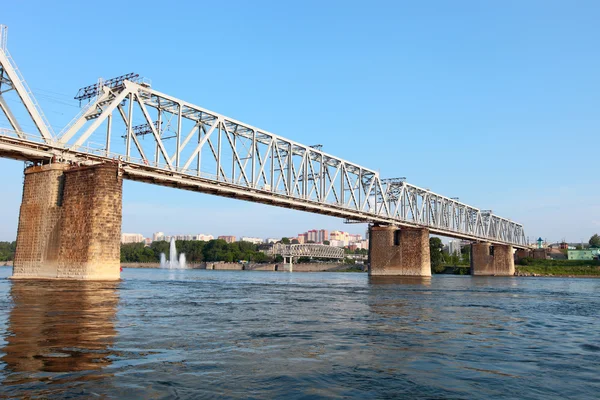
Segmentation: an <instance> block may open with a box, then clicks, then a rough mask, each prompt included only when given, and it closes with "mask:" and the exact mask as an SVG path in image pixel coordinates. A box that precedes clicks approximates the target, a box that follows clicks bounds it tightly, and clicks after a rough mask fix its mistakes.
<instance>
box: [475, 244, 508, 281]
mask: <svg viewBox="0 0 600 400" xmlns="http://www.w3.org/2000/svg"><path fill="white" fill-rule="evenodd" d="M514 274H515V259H514V255H513V247H512V246H509V245H498V244H495V245H493V246H492V245H491V244H490V243H472V244H471V275H494V276H512V275H514Z"/></svg>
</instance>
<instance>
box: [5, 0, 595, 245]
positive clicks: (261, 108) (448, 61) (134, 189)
mask: <svg viewBox="0 0 600 400" xmlns="http://www.w3.org/2000/svg"><path fill="white" fill-rule="evenodd" d="M57 3H58V2H53V3H48V2H44V1H39V2H35V1H19V2H8V3H7V4H5V5H3V7H2V13H1V14H0V23H3V24H6V25H8V26H9V40H8V46H9V50H10V51H11V54H12V55H13V57H14V58H15V60H16V61H17V63H18V65H19V67H20V69H21V71H22V72H23V74H24V76H25V77H26V79H27V81H28V83H29V85H30V86H31V87H32V88H33V91H34V93H35V94H36V95H39V96H38V97H39V101H40V103H41V104H42V106H43V108H44V110H45V112H46V114H47V116H48V118H49V119H50V120H51V123H52V125H54V126H55V127H56V128H58V129H57V130H60V127H62V126H64V125H65V124H66V123H67V122H68V121H69V120H70V119H71V118H72V117H73V116H74V115H75V114H76V113H77V107H76V106H77V103H76V102H75V101H73V100H72V97H73V96H74V95H75V93H76V92H77V89H78V88H79V87H81V86H85V85H88V84H91V83H94V82H95V81H96V79H97V78H98V77H99V76H103V77H106V78H110V77H113V76H116V75H121V74H123V73H127V72H131V71H135V72H138V73H140V74H141V75H143V76H146V77H148V78H150V79H152V83H153V87H154V88H155V89H157V90H159V91H162V92H165V93H168V94H170V95H172V96H175V97H178V98H182V99H185V100H188V101H191V102H193V103H195V104H198V105H201V106H203V107H206V108H208V109H211V110H215V111H217V112H219V113H222V114H224V115H228V116H231V117H233V118H236V119H238V120H241V121H245V122H247V123H249V124H252V125H254V126H258V127H261V128H264V129H267V130H269V131H271V132H275V133H277V134H279V135H282V136H284V137H288V138H291V139H294V140H297V141H299V142H302V143H306V144H313V143H321V144H323V145H324V150H326V151H327V152H329V153H332V154H335V155H338V156H340V157H343V158H345V159H347V160H351V161H353V162H356V163H359V164H362V165H364V166H366V167H370V168H373V169H377V170H379V171H380V173H381V175H382V177H397V176H406V177H407V178H408V181H409V182H411V183H413V184H415V185H419V186H422V187H427V188H430V189H431V190H433V191H436V192H438V193H441V194H444V195H447V196H451V197H455V196H457V197H460V199H461V201H464V202H466V203H469V204H471V205H474V206H476V207H479V208H482V209H492V210H493V211H494V212H495V213H497V214H499V215H501V216H503V217H507V218H511V219H513V220H516V221H518V222H521V223H522V224H523V225H524V226H525V230H526V234H527V235H528V236H530V238H532V239H533V238H537V237H538V236H542V237H544V238H548V239H549V240H560V239H563V238H565V239H567V240H569V241H579V240H581V239H584V240H586V241H587V239H588V238H589V237H590V236H591V235H592V234H593V233H595V232H600V203H599V202H598V199H599V198H600V178H599V174H598V161H597V160H598V155H599V154H600V153H599V152H600V141H599V140H598V132H599V129H600V114H599V110H600V75H599V73H598V71H600V54H599V53H598V51H597V45H598V42H599V39H600V26H599V25H598V20H600V3H598V2H596V1H571V2H567V1H548V0H544V1H534V0H531V1H503V2H481V1H452V2H449V1H421V2H401V1H395V2H380V1H374V2H370V3H369V5H368V6H367V3H365V2H352V1H343V2H342V1H339V2H336V1H325V2H324V1H320V2H317V1H314V2H313V1H303V2H295V3H292V2H275V1H271V2H267V1H254V2H246V1H232V2H225V1H224V2H197V1H190V2H183V1H176V2H172V3H171V4H170V5H169V6H168V7H167V6H166V5H165V3H164V2H161V3H158V2H156V3H153V2H150V1H144V2H128V3H127V4H125V3H124V2H111V1H105V2H102V3H97V2H77V4H70V5H66V4H57ZM25 128H26V127H25ZM22 169H23V164H22V163H20V162H16V161H10V160H0V171H1V172H0V174H1V175H0V177H1V179H2V183H3V184H2V195H0V199H2V200H1V201H2V207H0V220H1V221H3V222H2V224H0V240H13V239H14V238H15V236H16V229H17V220H18V211H19V204H20V200H21V185H22ZM321 227H322V228H328V229H345V230H349V231H351V232H356V233H364V230H365V225H349V226H348V225H344V224H343V223H342V222H341V221H340V220H338V219H334V218H329V217H323V216H319V215H312V214H306V213H301V212H296V211H290V210H285V209H279V208H274V207H269V206H263V205H257V204H253V203H247V202H241V201H235V200H229V199H222V198H218V197H213V196H209V195H203V194H198V193H190V192H185V191H178V190H175V189H167V188H161V187H156V186H150V185H145V184H140V183H134V182H126V183H125V185H124V208H123V231H125V232H140V233H143V234H145V235H150V234H151V233H152V232H153V231H159V230H160V231H164V232H167V233H211V234H214V235H220V234H235V235H237V236H240V235H247V236H259V237H277V236H282V235H294V234H297V233H298V232H303V231H305V230H307V229H312V228H321Z"/></svg>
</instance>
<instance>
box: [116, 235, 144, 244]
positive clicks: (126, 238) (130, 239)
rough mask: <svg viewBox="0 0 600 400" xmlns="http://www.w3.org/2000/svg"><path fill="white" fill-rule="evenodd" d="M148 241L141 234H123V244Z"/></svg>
mask: <svg viewBox="0 0 600 400" xmlns="http://www.w3.org/2000/svg"><path fill="white" fill-rule="evenodd" d="M145 240H146V239H145V238H144V235H142V234H141V233H122V234H121V243H123V244H127V243H143V242H144V241H145Z"/></svg>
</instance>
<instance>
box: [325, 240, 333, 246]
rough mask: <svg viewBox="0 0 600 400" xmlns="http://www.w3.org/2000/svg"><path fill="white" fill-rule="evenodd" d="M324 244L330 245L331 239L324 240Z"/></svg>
mask: <svg viewBox="0 0 600 400" xmlns="http://www.w3.org/2000/svg"><path fill="white" fill-rule="evenodd" d="M323 244H324V245H326V246H329V245H330V244H331V242H330V241H329V240H323Z"/></svg>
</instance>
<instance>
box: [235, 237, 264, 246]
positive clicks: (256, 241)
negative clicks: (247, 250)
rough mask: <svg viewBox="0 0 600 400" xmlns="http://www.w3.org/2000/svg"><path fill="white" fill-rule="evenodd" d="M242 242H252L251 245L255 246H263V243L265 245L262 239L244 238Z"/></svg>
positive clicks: (241, 239)
mask: <svg viewBox="0 0 600 400" xmlns="http://www.w3.org/2000/svg"><path fill="white" fill-rule="evenodd" d="M240 242H250V243H254V244H261V243H263V240H262V239H261V238H255V237H248V236H243V237H241V238H240Z"/></svg>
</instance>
